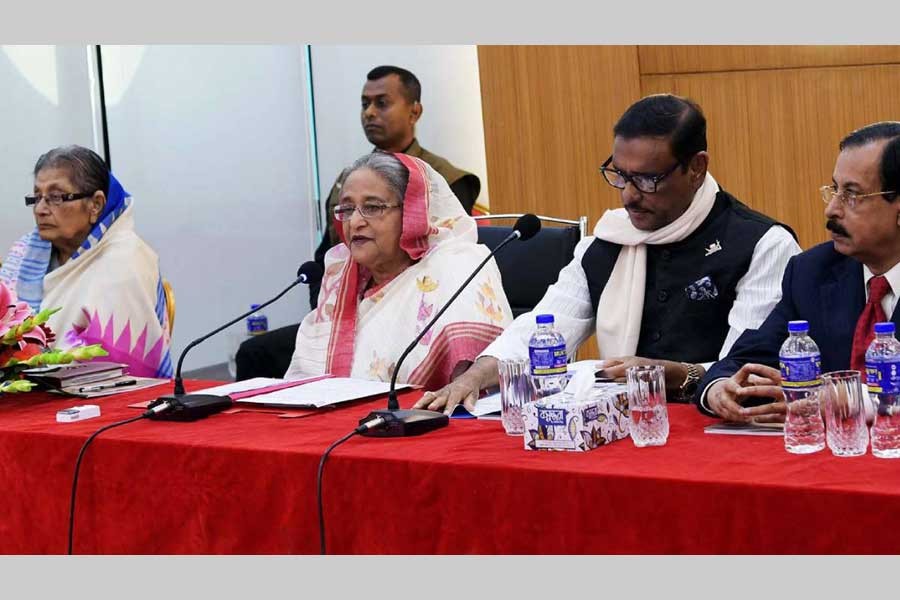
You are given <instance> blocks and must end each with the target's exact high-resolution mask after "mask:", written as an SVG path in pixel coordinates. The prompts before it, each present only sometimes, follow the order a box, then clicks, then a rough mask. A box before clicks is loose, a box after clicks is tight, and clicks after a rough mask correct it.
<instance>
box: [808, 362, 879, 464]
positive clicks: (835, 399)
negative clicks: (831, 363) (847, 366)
mask: <svg viewBox="0 0 900 600" xmlns="http://www.w3.org/2000/svg"><path fill="white" fill-rule="evenodd" d="M868 401H869V400H868V394H865V393H863V387H862V380H861V377H860V374H859V371H834V372H832V373H824V374H823V375H822V386H821V387H820V388H819V402H820V403H822V405H823V406H824V407H825V441H826V442H827V443H828V447H829V448H831V453H832V454H834V455H835V456H860V455H862V454H865V453H866V449H867V448H868V447H869V429H868V428H867V427H866V409H865V405H864V404H863V403H864V402H868Z"/></svg>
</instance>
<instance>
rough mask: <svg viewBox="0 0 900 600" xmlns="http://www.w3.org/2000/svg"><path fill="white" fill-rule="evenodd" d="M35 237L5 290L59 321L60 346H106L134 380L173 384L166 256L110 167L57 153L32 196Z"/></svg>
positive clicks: (75, 152)
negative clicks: (143, 232) (144, 234)
mask: <svg viewBox="0 0 900 600" xmlns="http://www.w3.org/2000/svg"><path fill="white" fill-rule="evenodd" d="M25 204H26V206H28V207H30V208H31V209H32V210H33V211H34V220H35V224H36V227H35V229H34V230H33V231H32V232H31V233H29V234H27V235H25V236H23V237H22V238H21V239H20V240H19V241H17V242H16V243H15V244H14V245H13V247H12V248H11V249H10V251H9V253H8V254H7V256H6V258H5V259H4V261H3V266H2V268H0V281H3V282H4V283H5V284H6V285H7V286H8V287H10V288H11V289H15V290H16V294H17V295H18V297H19V299H20V300H22V301H25V302H27V303H28V304H29V305H31V307H32V308H33V309H34V310H36V311H37V310H40V309H41V308H56V307H62V310H60V311H59V312H58V313H56V314H54V315H53V316H52V317H51V318H50V321H49V325H50V327H51V329H52V330H53V331H54V332H55V334H56V336H57V338H56V342H55V345H56V347H60V348H71V347H73V346H77V345H82V344H102V345H103V347H104V348H105V349H106V350H107V351H108V352H109V358H108V360H113V361H117V362H121V363H125V364H127V365H128V367H129V368H128V372H129V373H130V374H132V375H139V376H149V377H157V376H158V377H169V376H171V374H172V361H171V357H170V356H169V324H168V316H167V313H166V299H165V292H164V290H163V286H162V280H161V278H160V274H159V259H158V257H157V255H156V253H155V252H154V251H153V250H152V249H151V248H150V246H148V245H147V244H146V243H145V242H144V241H143V240H142V239H141V238H140V237H138V235H137V233H135V231H134V215H133V204H132V198H131V196H129V195H128V193H127V192H126V191H125V190H124V189H123V188H122V185H121V184H120V183H119V182H118V181H116V178H115V177H113V175H112V173H110V172H109V170H108V169H107V167H106V164H105V163H104V162H103V159H102V158H100V157H99V156H98V155H97V154H96V153H95V152H93V151H91V150H89V149H87V148H82V147H80V146H67V147H63V148H55V149H53V150H51V151H50V152H48V153H46V154H44V155H43V156H41V157H40V158H39V159H38V161H37V164H36V165H35V167H34V193H33V194H32V195H29V196H26V197H25Z"/></svg>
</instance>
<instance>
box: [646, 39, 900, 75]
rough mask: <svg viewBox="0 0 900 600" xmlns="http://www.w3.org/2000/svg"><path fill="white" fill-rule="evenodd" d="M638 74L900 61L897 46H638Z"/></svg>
mask: <svg viewBox="0 0 900 600" xmlns="http://www.w3.org/2000/svg"><path fill="white" fill-rule="evenodd" d="M638 55H639V57H640V71H641V74H642V75H653V74H670V75H671V74H677V73H697V72H704V71H747V70H762V69H785V68H797V67H836V66H850V65H879V64H888V63H900V46H641V47H640V48H639V49H638Z"/></svg>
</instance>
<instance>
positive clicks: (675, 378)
mask: <svg viewBox="0 0 900 600" xmlns="http://www.w3.org/2000/svg"><path fill="white" fill-rule="evenodd" d="M649 365H659V366H661V367H663V368H664V369H665V372H666V389H670V390H673V389H678V388H679V387H681V384H682V383H684V380H685V379H686V378H687V367H686V366H685V365H684V364H683V363H680V362H674V361H671V360H657V359H653V358H642V357H640V356H620V357H616V358H607V359H606V360H602V361H600V362H599V363H597V368H598V369H602V372H603V374H604V375H605V376H606V377H609V378H610V379H615V380H616V381H625V371H626V370H627V369H628V368H629V367H634V366H649ZM700 371H701V376H702V373H703V368H702V367H700Z"/></svg>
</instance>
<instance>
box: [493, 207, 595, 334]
mask: <svg viewBox="0 0 900 600" xmlns="http://www.w3.org/2000/svg"><path fill="white" fill-rule="evenodd" d="M504 216H505V215H504ZM489 218H492V219H497V218H499V217H498V215H489ZM509 218H512V216H510V217H509ZM482 220H484V219H482ZM541 220H545V219H544V218H543V217H541ZM585 221H586V219H585ZM572 223H574V225H570V226H568V227H543V228H541V231H540V232H539V233H538V234H537V235H536V236H534V237H533V238H532V239H530V240H528V241H526V242H518V241H514V242H511V243H510V244H508V245H507V246H506V247H505V248H503V250H501V251H500V253H499V254H497V256H496V257H495V260H496V261H497V267H498V268H499V269H500V276H501V277H502V278H503V291H504V292H506V298H507V299H508V300H509V304H510V307H511V308H512V311H513V316H514V317H518V316H519V315H521V314H523V313H526V312H529V311H530V310H532V309H533V308H534V307H535V306H536V305H537V303H538V302H539V301H540V299H541V298H543V297H544V294H545V293H546V292H547V288H548V287H550V286H551V285H553V284H554V283H556V280H557V279H559V272H560V271H561V270H562V268H563V267H565V266H566V265H567V264H569V262H570V261H571V260H572V258H573V256H574V253H575V246H576V245H577V244H578V242H579V240H580V239H581V237H582V235H581V228H580V227H579V222H578V221H572ZM511 231H512V227H499V226H495V225H490V226H479V227H478V242H479V243H481V244H484V245H485V246H487V247H488V248H490V249H492V250H493V249H494V248H496V247H497V245H498V244H499V243H500V242H501V241H503V239H505V238H506V236H508V235H509V233H510V232H511Z"/></svg>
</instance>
